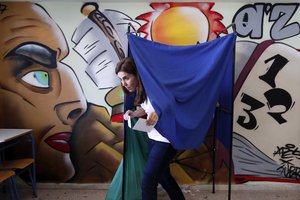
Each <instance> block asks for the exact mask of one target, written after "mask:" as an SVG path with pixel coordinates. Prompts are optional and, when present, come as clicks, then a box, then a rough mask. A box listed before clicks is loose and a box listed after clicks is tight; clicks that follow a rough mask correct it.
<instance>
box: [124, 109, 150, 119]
mask: <svg viewBox="0 0 300 200" xmlns="http://www.w3.org/2000/svg"><path fill="white" fill-rule="evenodd" d="M144 115H146V112H145V110H144V109H143V108H141V107H139V108H138V109H137V110H135V111H132V110H127V111H126V113H125V114H124V119H125V120H128V117H141V116H144Z"/></svg>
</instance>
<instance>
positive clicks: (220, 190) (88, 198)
mask: <svg viewBox="0 0 300 200" xmlns="http://www.w3.org/2000/svg"><path fill="white" fill-rule="evenodd" d="M106 188H107V185H94V184H93V185H89V184H87V185H82V184H38V198H32V196H31V188H30V187H29V186H24V185H21V186H20V185H19V188H18V189H19V192H20V196H21V200H34V199H36V200H104V199H105V195H106V191H107V190H106ZM182 188H183V192H184V195H185V197H186V200H227V199H228V192H227V188H228V187H227V186H217V187H216V192H215V193H212V190H211V187H210V186H183V187H182ZM0 199H1V200H6V199H7V200H9V197H8V195H7V194H0ZM158 199H159V200H168V199H169V198H168V197H167V196H166V194H165V192H164V191H162V190H161V189H160V190H159V193H158ZM231 199H232V200H300V184H282V183H281V184H274V183H271V184H269V183H267V184H261V183H260V184H257V183H256V184H244V185H242V186H232V192H231Z"/></svg>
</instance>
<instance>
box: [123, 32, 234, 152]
mask: <svg viewBox="0 0 300 200" xmlns="http://www.w3.org/2000/svg"><path fill="white" fill-rule="evenodd" d="M128 41H129V48H130V53H131V55H132V57H133V58H134V60H135V63H136V65H137V68H138V72H139V74H140V76H141V79H142V82H143V85H144V87H145V89H146V92H147V95H148V97H149V99H150V101H151V103H152V105H153V107H154V109H155V110H156V112H157V113H158V115H159V121H158V123H157V125H156V129H157V130H158V131H159V132H160V133H161V134H162V135H163V136H165V137H166V138H168V139H169V141H170V142H171V143H172V144H173V146H174V147H175V148H177V149H191V148H196V147H198V146H199V145H200V144H201V143H202V142H203V139H204V137H205V135H206V133H207V131H208V129H209V127H210V124H211V121H212V119H213V117H214V111H215V108H216V105H217V103H220V104H221V106H222V103H223V102H224V103H225V104H226V106H227V107H228V108H227V109H228V110H229V111H231V105H232V83H233V81H232V80H233V73H232V69H233V65H234V47H235V41H236V35H235V34H234V33H231V34H228V35H226V36H224V37H221V38H217V39H215V40H212V41H210V42H205V43H201V44H197V45H191V46H170V45H165V44H161V43H157V42H153V41H149V40H146V39H144V38H141V37H138V36H135V35H132V34H128ZM231 115H232V113H230V116H231ZM229 121H230V120H229ZM229 121H227V123H225V124H223V125H225V127H226V128H227V130H225V131H224V130H222V134H218V133H217V135H218V136H222V137H223V136H224V135H225V136H224V138H225V140H226V138H228V137H230V131H231V130H229V129H231V126H228V125H227V126H226V124H228V122H229Z"/></svg>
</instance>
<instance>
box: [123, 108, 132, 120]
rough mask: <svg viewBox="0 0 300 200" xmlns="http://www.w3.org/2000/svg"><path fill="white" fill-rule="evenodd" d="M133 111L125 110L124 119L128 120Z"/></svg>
mask: <svg viewBox="0 0 300 200" xmlns="http://www.w3.org/2000/svg"><path fill="white" fill-rule="evenodd" d="M133 113H134V111H132V110H127V111H126V112H125V114H124V116H123V118H124V120H128V119H129V117H132V116H133Z"/></svg>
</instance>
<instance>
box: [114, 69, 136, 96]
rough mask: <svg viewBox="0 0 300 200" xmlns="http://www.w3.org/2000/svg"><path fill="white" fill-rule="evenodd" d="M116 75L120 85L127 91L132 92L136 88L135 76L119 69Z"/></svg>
mask: <svg viewBox="0 0 300 200" xmlns="http://www.w3.org/2000/svg"><path fill="white" fill-rule="evenodd" d="M118 77H119V79H120V80H121V84H122V86H124V87H125V88H126V89H127V90H128V91H129V92H134V91H135V90H136V87H137V84H138V80H137V76H135V75H133V74H129V73H127V72H122V71H120V72H118Z"/></svg>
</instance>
